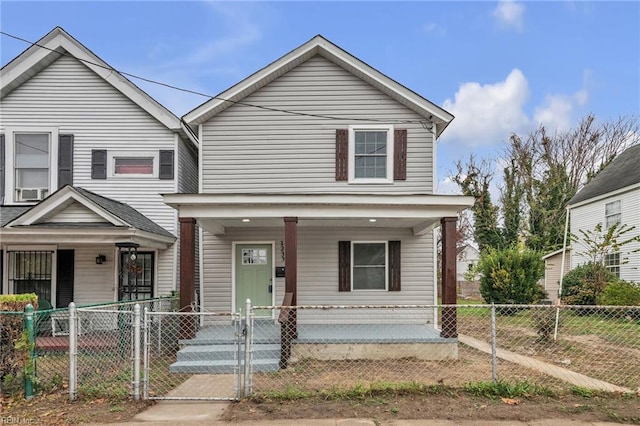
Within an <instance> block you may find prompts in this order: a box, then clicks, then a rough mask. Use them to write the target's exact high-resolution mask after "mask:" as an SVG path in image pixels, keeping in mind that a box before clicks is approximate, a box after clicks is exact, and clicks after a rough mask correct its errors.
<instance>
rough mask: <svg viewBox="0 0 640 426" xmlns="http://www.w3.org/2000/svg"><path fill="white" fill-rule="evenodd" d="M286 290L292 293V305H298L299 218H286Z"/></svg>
mask: <svg viewBox="0 0 640 426" xmlns="http://www.w3.org/2000/svg"><path fill="white" fill-rule="evenodd" d="M284 288H285V293H291V294H292V295H293V298H292V300H291V304H292V305H293V306H295V305H297V304H298V294H297V293H298V218H297V217H285V218H284Z"/></svg>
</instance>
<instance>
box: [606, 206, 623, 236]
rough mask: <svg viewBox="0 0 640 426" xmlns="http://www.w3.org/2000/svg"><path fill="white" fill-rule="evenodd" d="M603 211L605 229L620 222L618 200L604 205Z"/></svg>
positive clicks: (620, 215)
mask: <svg viewBox="0 0 640 426" xmlns="http://www.w3.org/2000/svg"><path fill="white" fill-rule="evenodd" d="M604 210H605V213H604V215H605V225H606V228H607V229H609V228H610V227H612V226H613V225H616V224H619V223H621V222H622V206H621V203H620V200H618V201H613V202H611V203H607V204H605V206H604Z"/></svg>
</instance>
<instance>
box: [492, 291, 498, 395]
mask: <svg viewBox="0 0 640 426" xmlns="http://www.w3.org/2000/svg"><path fill="white" fill-rule="evenodd" d="M496 334H497V333H496V305H494V304H493V303H491V379H492V380H493V384H496V383H498V353H497V352H498V350H497V342H496V340H497V339H496Z"/></svg>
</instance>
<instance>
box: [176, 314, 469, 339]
mask: <svg viewBox="0 0 640 426" xmlns="http://www.w3.org/2000/svg"><path fill="white" fill-rule="evenodd" d="M235 339H236V338H235V326H233V325H225V326H222V325H216V326H205V327H203V328H202V329H201V330H200V331H198V333H197V334H196V337H195V338H193V339H190V340H184V341H181V342H180V343H181V344H220V343H232V342H234V341H235ZM457 341H458V340H457V339H452V338H444V337H440V331H439V330H436V329H434V328H433V327H431V326H428V325H424V324H298V338H297V339H295V342H296V343H455V342H457ZM253 342H254V343H258V344H263V343H264V344H276V343H280V324H278V323H276V322H274V321H273V320H255V321H254V324H253Z"/></svg>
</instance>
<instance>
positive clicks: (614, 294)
mask: <svg viewBox="0 0 640 426" xmlns="http://www.w3.org/2000/svg"><path fill="white" fill-rule="evenodd" d="M598 304H599V305H614V306H640V286H639V285H638V284H634V283H631V282H629V281H624V280H617V281H614V282H612V283H609V284H608V285H607V286H606V287H605V289H604V290H603V291H602V293H601V294H600V295H599V296H598Z"/></svg>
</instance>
